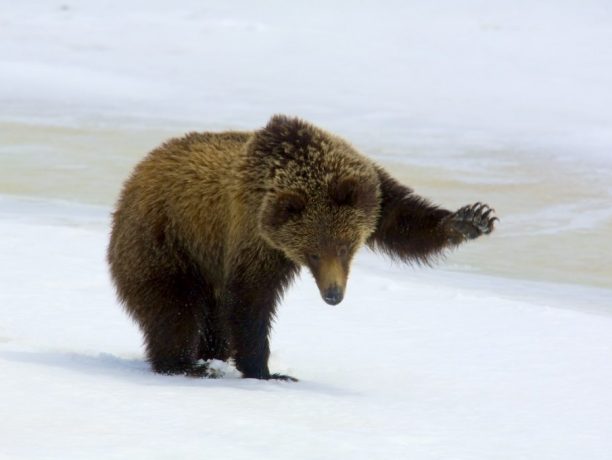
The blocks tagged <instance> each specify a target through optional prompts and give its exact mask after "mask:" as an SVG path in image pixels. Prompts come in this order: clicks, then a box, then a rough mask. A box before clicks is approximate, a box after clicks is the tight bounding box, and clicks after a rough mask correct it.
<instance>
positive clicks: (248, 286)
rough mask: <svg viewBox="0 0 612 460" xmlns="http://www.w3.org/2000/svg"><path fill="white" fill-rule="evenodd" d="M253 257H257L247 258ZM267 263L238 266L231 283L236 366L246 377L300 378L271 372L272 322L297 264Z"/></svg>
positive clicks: (230, 312) (228, 296)
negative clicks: (269, 367)
mask: <svg viewBox="0 0 612 460" xmlns="http://www.w3.org/2000/svg"><path fill="white" fill-rule="evenodd" d="M246 260H250V261H253V260H254V259H253V258H246ZM264 262H267V264H265V265H264V266H261V267H259V266H258V267H256V268H255V267H254V266H253V265H251V266H248V267H245V266H242V267H237V268H236V269H235V270H234V272H235V273H236V275H235V276H234V278H233V279H232V281H231V282H230V283H228V286H227V292H226V299H227V302H226V313H227V314H228V316H229V317H228V322H229V325H230V329H231V336H232V337H231V342H232V351H233V357H234V361H235V363H236V367H237V368H238V370H239V371H240V372H242V376H243V377H245V378H256V379H263V380H269V379H277V380H290V381H297V379H295V378H293V377H290V376H287V375H282V374H271V373H270V370H269V369H268V359H269V357H270V341H269V334H270V329H271V323H272V320H273V317H274V312H275V310H276V304H277V302H278V301H279V299H280V297H281V295H282V291H283V289H284V288H285V287H286V286H287V285H288V284H289V282H290V281H291V279H292V278H293V276H294V274H295V272H296V271H297V267H295V266H294V265H293V264H291V263H290V262H288V261H287V262H285V261H283V263H278V261H276V260H275V259H268V260H264Z"/></svg>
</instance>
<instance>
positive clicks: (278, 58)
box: [0, 0, 612, 460]
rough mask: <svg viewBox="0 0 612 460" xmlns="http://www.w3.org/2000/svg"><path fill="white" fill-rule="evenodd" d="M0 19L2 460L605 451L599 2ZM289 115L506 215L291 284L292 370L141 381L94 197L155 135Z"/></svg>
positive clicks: (47, 11)
mask: <svg viewBox="0 0 612 460" xmlns="http://www.w3.org/2000/svg"><path fill="white" fill-rule="evenodd" d="M0 11H1V12H2V13H1V14H0V104H1V107H2V110H0V133H1V134H0V137H1V138H2V140H1V141H0V260H1V261H2V262H1V263H0V305H1V306H2V307H1V308H2V321H1V322H0V375H2V379H0V395H2V397H0V414H2V416H1V417H0V459H1V460H3V459H7V460H8V459H10V460H13V459H47V458H48V459H62V460H64V459H71V458H74V459H77V458H78V459H83V458H86V459H92V460H95V459H105V460H106V459H124V458H125V459H139V458H146V459H176V458H194V457H195V458H198V457H205V458H210V459H215V458H219V459H221V458H223V459H232V460H233V459H242V458H244V459H247V458H248V459H258V458H267V459H271V460H273V459H286V458H293V459H295V460H301V459H334V460H337V459H345V458H346V459H368V460H370V459H379V458H380V459H400V458H401V459H403V458H409V459H414V460H427V459H436V460H437V459H442V458H443V459H451V458H452V459H457V460H459V459H461V460H472V459H473V460H485V459H486V460H496V459H504V460H505V459H507V460H515V459H537V460H548V459H551V460H552V459H554V460H563V459H568V460H570V459H571V460H574V459H578V458H579V459H585V460H598V459H602V460H603V459H606V460H607V459H609V458H610V452H612V437H611V436H610V427H612V391H610V388H612V361H611V360H610V356H611V354H612V285H611V284H610V278H609V276H610V268H609V267H610V265H611V264H610V263H609V262H610V256H609V255H607V254H608V253H610V249H611V248H612V246H611V243H610V239H609V235H610V229H611V228H612V227H610V225H611V222H612V220H611V210H612V200H611V197H612V188H610V183H612V169H611V168H610V165H611V161H612V155H611V154H610V152H612V91H610V81H612V47H611V46H609V44H610V43H612V27H611V24H612V4H611V3H610V2H609V1H606V0H601V1H597V0H585V1H581V2H572V1H569V0H568V1H565V0H555V1H553V0H542V1H538V2H528V1H523V0H500V1H496V2H487V1H484V0H460V1H451V0H443V1H437V2H417V1H393V0H388V1H385V2H380V1H376V2H375V1H372V0H366V1H361V2H349V1H348V0H337V1H334V2H316V1H314V2H313V1H311V2H281V1H280V0H263V1H258V2H247V1H242V0H241V1H237V2H202V1H200V0H178V1H174V2H167V1H163V0H147V1H144V0H131V1H125V0H121V1H120V0H103V1H102V0H101V1H96V2H88V1H84V0H71V1H65V2H64V1H55V0H28V1H27V2H26V1H22V2H16V1H13V0H0ZM279 112H283V113H288V114H295V115H299V116H302V117H304V118H305V119H308V120H310V121H312V122H314V123H316V124H318V125H320V126H322V127H325V128H326V129H329V130H330V131H333V132H337V133H338V134H341V135H343V136H345V137H346V138H347V139H349V140H351V141H352V142H354V143H355V145H356V146H358V148H359V149H361V150H363V151H364V152H365V153H367V154H368V155H371V156H373V157H375V158H376V159H378V160H380V161H385V162H393V163H394V164H400V165H403V166H406V165H409V166H410V168H408V171H409V172H410V174H406V172H405V171H399V169H401V168H397V169H398V170H397V171H396V170H393V172H394V173H396V172H397V173H398V174H399V173H400V172H401V173H402V174H403V177H404V178H410V183H411V184H413V183H415V182H417V183H419V186H423V187H424V188H425V189H428V190H429V191H434V192H435V196H437V197H439V198H440V200H438V199H436V200H435V201H439V202H441V203H444V204H445V205H448V206H451V205H462V204H465V203H467V202H469V201H468V200H471V199H472V198H473V197H474V195H476V198H477V199H481V195H482V198H486V199H487V200H489V199H490V200H492V201H491V204H495V205H496V206H497V209H498V211H499V212H500V214H501V215H502V225H501V226H500V228H499V230H498V231H496V233H495V234H493V235H492V236H491V237H490V238H488V239H482V240H480V241H478V242H475V243H472V244H470V245H466V246H465V247H462V248H461V249H460V255H461V256H462V257H463V258H461V257H459V258H449V260H448V262H447V263H441V264H439V266H438V267H436V268H435V269H425V268H411V267H405V266H400V265H393V264H390V263H389V261H387V260H385V259H384V258H383V257H381V256H377V255H374V254H372V253H370V252H367V251H364V252H363V253H360V254H359V256H358V258H357V260H356V262H355V264H354V266H353V269H352V273H351V278H350V280H349V286H348V292H347V295H346V298H345V300H344V301H343V303H342V304H340V305H339V306H337V307H330V306H328V305H326V304H324V302H323V301H322V300H321V299H320V298H319V295H318V292H317V289H316V287H315V286H314V282H313V280H312V279H311V278H310V277H309V276H308V275H306V274H305V275H304V276H303V277H302V278H301V279H300V280H299V281H298V282H297V283H296V284H295V286H294V287H293V288H292V289H291V290H290V291H289V292H288V294H287V296H286V298H285V300H284V302H283V303H282V305H281V307H280V308H279V315H278V320H277V323H276V326H275V329H274V334H273V337H272V357H271V368H272V370H273V371H274V372H281V373H287V374H290V375H294V376H296V377H298V378H299V379H300V382H298V383H288V382H260V381H254V380H247V379H241V378H239V376H238V373H237V371H236V370H235V369H232V368H231V367H227V366H226V365H223V364H219V363H218V365H219V366H220V367H221V368H222V369H224V371H225V372H226V374H227V375H226V377H225V378H223V379H220V380H198V379H192V378H185V377H167V376H159V375H154V374H153V373H151V371H150V369H149V367H148V365H147V363H146V362H145V361H144V357H143V350H142V338H141V335H140V333H139V331H138V329H137V327H136V326H135V325H134V324H133V323H132V322H131V321H130V320H129V318H128V317H127V315H126V314H125V313H124V312H123V311H122V308H121V306H120V305H118V303H117V300H116V299H115V295H114V291H113V288H112V286H111V283H110V280H109V276H108V273H107V268H106V263H105V260H104V252H105V248H106V245H107V241H108V234H109V226H108V224H109V215H110V212H111V209H110V207H109V206H108V205H109V203H111V202H112V201H113V199H114V198H115V195H116V193H117V192H118V189H119V182H120V181H121V179H122V178H124V177H126V175H127V174H128V172H129V167H130V166H131V165H132V164H133V163H134V161H136V158H137V157H138V158H139V157H140V156H141V155H143V154H144V153H145V152H146V151H147V149H149V148H152V147H153V146H154V145H155V144H156V143H157V142H158V141H161V140H162V139H163V138H166V137H168V136H169V135H175V134H179V133H182V132H184V131H186V130H188V129H199V130H203V129H206V130H216V129H228V128H240V129H253V128H256V127H259V126H261V125H263V124H264V123H265V121H266V120H267V119H268V118H269V116H270V115H271V114H273V113H279ZM421 175H422V176H426V177H421ZM111 189H112V192H110V191H109V190H111ZM417 190H419V189H417ZM2 193H22V194H28V193H30V194H32V195H35V197H34V198H31V199H24V198H16V197H10V196H7V195H2ZM49 196H54V197H64V198H67V199H69V200H70V202H68V201H54V200H50V199H49ZM464 199H465V202H464ZM87 202H96V203H103V204H105V206H98V207H96V206H91V205H88V204H87ZM455 202H456V203H455ZM491 261H492V262H491ZM489 262H490V263H489ZM495 267H497V273H505V274H508V275H509V276H511V277H513V279H510V278H502V277H494V276H485V275H484V274H483V272H488V273H493V272H494V270H493V269H494V268H495ZM499 267H502V268H503V270H502V269H500V268H499ZM453 270H454V271H453ZM470 271H480V274H474V273H470ZM520 278H523V279H520ZM525 278H526V279H525ZM535 279H549V280H552V279H556V280H563V281H574V282H576V283H578V282H581V283H585V284H589V283H590V284H598V285H599V286H602V288H594V287H587V286H585V285H580V284H557V283H551V282H535V281H533V280H535ZM530 280H531V281H530Z"/></svg>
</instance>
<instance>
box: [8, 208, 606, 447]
mask: <svg viewBox="0 0 612 460" xmlns="http://www.w3.org/2000/svg"><path fill="white" fill-rule="evenodd" d="M41 209H44V210H45V211H44V213H41V212H40V210H41ZM109 213H110V210H109V209H107V208H103V207H88V206H85V205H72V204H67V203H62V202H45V201H40V200H25V199H15V198H8V197H4V198H2V199H1V200H0V254H2V258H3V264H2V265H0V279H2V286H3V287H2V290H1V291H0V304H1V305H2V306H3V321H2V324H1V325H0V374H1V375H3V378H2V379H1V381H0V394H2V395H4V397H3V398H2V400H1V401H0V405H1V406H2V409H1V410H2V413H3V414H4V415H3V417H2V418H0V433H2V439H3V440H2V443H1V444H0V458H6V459H21V458H28V459H30V458H37V459H38V458H52V459H55V458H61V459H70V458H75V459H76V458H88V459H96V458H100V459H115V458H150V459H157V458H159V459H163V458H192V457H194V456H198V455H201V456H205V457H206V458H212V459H214V458H231V459H242V458H244V459H247V458H248V459H253V458H269V459H277V458H278V459H285V458H289V457H290V458H296V459H302V458H304V459H307V458H308V459H311V458H317V459H327V458H329V459H338V458H351V459H361V458H363V459H372V458H385V459H386V458H414V459H438V458H461V459H516V458H534V459H563V458H567V459H575V458H583V459H606V458H608V455H609V452H610V449H612V438H611V437H610V436H609V428H610V426H612V393H611V392H610V388H611V387H612V364H611V362H610V353H611V352H612V334H611V332H612V310H611V307H610V306H611V305H612V302H611V300H612V291H610V290H607V289H594V288H587V287H580V286H571V285H569V286H563V285H552V286H547V285H545V284H544V285H543V284H539V283H530V282H525V281H512V280H508V279H503V278H492V277H484V276H475V275H461V274H457V273H451V272H446V271H444V270H442V269H436V270H425V269H412V268H409V267H402V266H397V265H390V264H389V263H388V261H385V260H384V259H383V258H382V257H379V256H375V255H374V254H371V253H369V252H363V253H360V254H359V255H358V258H357V261H356V263H355V265H354V269H353V271H352V274H351V278H350V280H349V286H348V292H347V297H346V299H345V300H344V301H343V303H342V304H341V305H340V306H338V307H329V306H327V305H326V304H324V302H323V301H322V300H320V298H319V294H318V291H317V289H316V286H315V285H314V281H313V280H312V279H310V277H309V276H303V277H302V279H300V281H299V282H297V283H296V285H295V286H294V287H293V289H291V290H290V291H289V293H288V295H287V296H286V298H285V300H284V302H283V304H282V305H281V307H280V308H279V316H278V320H277V323H276V326H275V330H274V334H273V337H272V359H271V367H272V369H273V370H274V371H276V372H283V373H288V374H290V375H294V376H297V377H298V378H300V382H299V383H287V382H261V381H256V380H249V379H247V380H244V379H240V378H238V373H237V371H235V370H234V371H233V372H229V375H228V376H226V377H225V378H223V379H219V380H199V379H193V378H187V377H167V376H159V375H154V374H153V373H151V372H150V370H149V367H148V365H147V364H146V362H145V361H144V359H143V351H142V348H141V337H140V334H139V332H138V330H137V328H136V326H135V325H134V324H132V323H131V321H130V320H129V319H128V317H127V315H126V314H125V313H124V312H123V311H122V309H121V307H120V306H119V305H118V303H117V301H116V300H115V297H114V292H113V289H112V286H111V284H110V280H109V277H108V273H107V269H106V265H105V262H104V252H105V247H106V244H107V238H108V231H109V229H108V216H109ZM464 250H467V251H469V246H466V248H464Z"/></svg>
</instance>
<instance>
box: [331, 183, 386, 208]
mask: <svg viewBox="0 0 612 460" xmlns="http://www.w3.org/2000/svg"><path fill="white" fill-rule="evenodd" d="M330 195H331V198H332V200H333V202H334V203H335V204H337V205H338V206H352V207H355V208H361V209H364V210H369V209H370V208H374V207H375V206H376V188H375V187H373V186H372V185H371V184H370V183H368V182H367V181H363V180H359V179H358V178H355V177H347V178H342V179H338V180H337V181H335V182H333V183H332V184H331V186H330Z"/></svg>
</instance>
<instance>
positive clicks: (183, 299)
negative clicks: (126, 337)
mask: <svg viewBox="0 0 612 460" xmlns="http://www.w3.org/2000/svg"><path fill="white" fill-rule="evenodd" d="M147 284H148V286H150V287H149V289H148V293H147V296H146V297H147V299H146V300H147V310H146V314H145V315H140V316H141V317H140V325H141V328H142V330H143V332H144V336H145V344H146V350H147V357H148V360H149V362H150V363H151V366H152V367H153V370H154V371H155V372H158V373H161V374H186V375H194V376H207V372H206V367H205V366H203V365H198V364H197V361H198V360H199V359H200V358H201V356H200V354H201V353H200V347H201V342H202V341H203V338H202V334H203V333H205V330H204V329H205V327H204V323H203V314H204V312H205V311H206V309H209V308H210V307H212V305H208V304H207V300H208V299H207V297H209V296H207V295H206V294H207V291H206V289H205V286H204V285H203V283H201V282H199V281H198V279H197V278H196V277H194V276H189V275H174V276H169V275H167V276H164V277H163V279H160V280H156V281H155V282H154V283H147Z"/></svg>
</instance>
